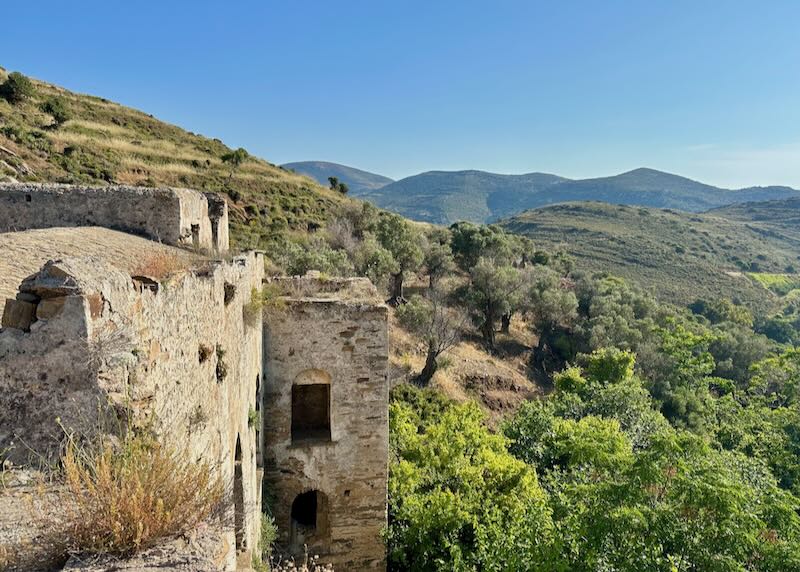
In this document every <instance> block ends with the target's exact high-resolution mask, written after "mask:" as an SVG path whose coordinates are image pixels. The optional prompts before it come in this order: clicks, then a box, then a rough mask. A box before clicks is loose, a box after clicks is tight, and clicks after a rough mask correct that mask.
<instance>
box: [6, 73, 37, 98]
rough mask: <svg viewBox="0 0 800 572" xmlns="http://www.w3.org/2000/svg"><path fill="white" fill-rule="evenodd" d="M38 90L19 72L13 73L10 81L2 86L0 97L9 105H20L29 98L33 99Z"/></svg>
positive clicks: (7, 80)
mask: <svg viewBox="0 0 800 572" xmlns="http://www.w3.org/2000/svg"><path fill="white" fill-rule="evenodd" d="M35 92H36V90H35V89H34V87H33V83H32V82H31V80H29V79H28V78H27V77H25V76H24V75H22V74H21V73H19V72H11V73H10V74H8V79H6V81H5V82H4V83H3V84H2V85H0V97H3V98H4V99H6V100H7V101H8V102H9V103H19V102H21V101H23V100H25V99H28V98H29V97H33V94H34V93H35Z"/></svg>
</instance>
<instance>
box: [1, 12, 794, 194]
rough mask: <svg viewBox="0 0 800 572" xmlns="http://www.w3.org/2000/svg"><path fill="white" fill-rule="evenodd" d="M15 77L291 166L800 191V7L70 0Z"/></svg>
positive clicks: (13, 48)
mask: <svg viewBox="0 0 800 572" xmlns="http://www.w3.org/2000/svg"><path fill="white" fill-rule="evenodd" d="M6 4H7V5H5V6H4V7H3V19H4V21H3V23H2V33H0V65H2V66H4V67H6V68H7V69H9V70H20V71H22V72H23V73H26V74H29V75H31V76H34V77H37V78H40V79H44V80H47V81H51V82H53V83H57V84H60V85H63V86H65V87H67V88H69V89H72V90H75V91H79V92H85V93H91V94H95V95H100V96H103V97H106V98H109V99H112V100H115V101H119V102H121V103H124V104H126V105H130V106H132V107H136V108H139V109H142V110H144V111H147V112H148V113H152V114H154V115H155V116H157V117H159V118H161V119H163V120H166V121H169V122H171V123H175V124H178V125H181V126H182V127H185V128H186V129H189V130H192V131H195V132H199V133H203V134H204V135H208V136H211V137H218V138H220V139H222V140H224V141H225V142H226V143H228V144H229V145H231V146H243V147H245V148H247V149H248V150H249V151H250V152H252V153H255V154H257V155H260V156H263V157H264V158H266V159H268V160H270V161H273V162H277V163H283V162H288V161H298V160H306V159H322V160H330V161H336V162H341V163H345V164H349V165H353V166H357V167H360V168H363V169H367V170H371V171H375V172H378V173H382V174H385V175H388V176H391V177H395V178H399V177H403V176H406V175H410V174H414V173H417V172H420V171H425V170H430V169H447V170H450V169H466V168H474V169H484V170H489V171H496V172H504V173H522V172H530V171H545V172H552V173H557V174H560V175H564V176H568V177H589V176H601V175H607V174H613V173H617V172H621V171H625V170H628V169H632V168H635V167H639V166H648V167H653V168H657V169H662V170H666V171H672V172H676V173H680V174H683V175H686V176H690V177H692V178H696V179H700V180H703V181H705V182H709V183H713V184H719V185H725V186H746V185H753V184H788V185H793V186H795V187H800V35H798V32H797V30H798V22H800V2H798V1H796V0H786V1H782V0H770V1H763V0H762V1H760V2H756V1H750V2H746V1H736V0H725V1H722V0H717V1H709V0H692V1H682V0H669V1H666V0H664V1H657V0H641V1H636V2H634V1H620V0H603V1H596V0H585V1H571V0H558V1H556V0H552V1H549V2H536V1H505V0H493V1H488V0H487V1H483V2H473V1H470V0H453V1H451V0H427V1H417V0H395V1H383V0H372V1H368V0H365V1H361V2H357V1H350V0H318V1H305V0H284V1H283V2H277V1H269V2H264V1H262V2H247V1H230V2H222V1H219V2H204V1H202V0H194V1H191V2H189V1H175V0H173V1H169V2H167V1H165V0H161V1H159V2H155V1H150V0H138V1H137V2H125V3H123V2H109V1H107V0H106V1H102V2H101V1H96V0H86V1H79V2H64V1H63V0H58V1H55V0H52V1H44V0H39V1H37V2H8V3H6Z"/></svg>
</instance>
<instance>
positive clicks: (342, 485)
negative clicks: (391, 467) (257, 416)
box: [264, 279, 389, 570]
mask: <svg viewBox="0 0 800 572" xmlns="http://www.w3.org/2000/svg"><path fill="white" fill-rule="evenodd" d="M281 283H282V284H283V285H284V286H285V287H287V286H288V287H289V288H290V290H291V289H293V290H296V291H298V292H300V293H298V294H296V295H294V296H289V297H287V298H286V299H285V303H286V307H285V308H284V309H283V310H281V311H277V312H274V313H273V315H270V316H269V317H268V319H267V320H266V321H265V325H264V331H265V336H264V372H265V376H264V381H265V384H264V412H265V444H266V447H265V451H266V455H265V467H264V468H265V477H266V479H267V484H268V488H269V489H270V490H271V491H272V493H273V494H274V495H275V517H276V520H277V523H278V527H279V530H280V539H279V540H280V543H281V545H282V546H283V548H284V549H286V550H288V551H289V552H292V553H294V554H302V553H303V549H304V545H308V547H309V551H311V552H312V553H315V554H320V555H321V556H322V559H323V561H325V562H332V563H333V564H335V565H336V566H337V570H378V569H385V567H386V564H385V558H384V553H385V548H384V543H383V540H382V537H381V534H382V532H383V529H384V528H385V526H386V503H387V489H386V486H387V473H388V468H387V459H388V397H389V396H388V381H387V365H388V358H387V355H388V340H387V326H386V322H387V312H388V310H387V308H386V306H385V305H384V304H383V303H382V302H381V301H380V299H379V298H378V295H377V292H376V291H375V289H374V287H372V285H371V284H370V283H369V281H368V280H366V279H352V280H342V281H334V282H328V283H324V284H319V283H317V282H316V281H314V280H311V279H293V280H282V281H281ZM359 288H360V289H361V291H362V294H359V295H358V297H356V298H354V297H353V291H354V290H356V289H359ZM363 292H367V293H369V295H368V296H367V297H365V296H364V295H363Z"/></svg>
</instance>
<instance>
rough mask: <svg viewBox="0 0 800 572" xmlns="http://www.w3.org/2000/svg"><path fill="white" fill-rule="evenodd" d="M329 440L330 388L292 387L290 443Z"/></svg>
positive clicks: (317, 386) (323, 386) (321, 385)
mask: <svg viewBox="0 0 800 572" xmlns="http://www.w3.org/2000/svg"><path fill="white" fill-rule="evenodd" d="M330 440H331V386H330V385H323V384H313V385H294V386H292V441H330Z"/></svg>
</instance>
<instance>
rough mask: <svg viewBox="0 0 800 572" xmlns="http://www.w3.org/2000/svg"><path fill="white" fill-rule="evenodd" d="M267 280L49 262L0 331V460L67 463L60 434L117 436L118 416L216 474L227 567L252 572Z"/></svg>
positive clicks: (234, 269)
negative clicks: (259, 304)
mask: <svg viewBox="0 0 800 572" xmlns="http://www.w3.org/2000/svg"><path fill="white" fill-rule="evenodd" d="M262 276H263V260H262V257H261V256H260V255H259V254H256V253H249V254H247V255H243V256H241V257H238V258H234V259H233V260H232V261H231V262H211V263H209V264H208V265H207V266H206V267H204V268H200V269H187V270H186V271H185V272H183V273H181V274H180V275H178V276H176V277H174V278H172V279H171V280H169V281H168V282H166V283H161V284H159V283H141V282H138V283H137V282H136V281H134V280H133V279H132V278H131V277H130V276H128V275H126V274H124V273H122V272H120V271H117V270H114V269H113V268H112V267H110V266H108V265H107V264H105V263H104V261H102V260H100V259H92V258H71V259H65V260H63V261H57V262H52V263H48V265H46V266H45V269H44V270H43V271H42V272H40V273H39V274H37V275H36V276H35V277H33V278H31V279H30V280H26V281H25V283H23V285H22V287H21V291H20V294H19V296H18V298H20V299H18V300H16V301H14V302H12V303H11V306H13V307H15V308H16V309H15V310H12V311H11V312H10V313H9V311H8V309H7V311H6V313H5V314H4V322H5V321H6V315H8V316H9V318H8V320H14V321H13V323H12V321H9V322H6V323H5V327H4V328H3V329H2V330H0V450H2V449H4V448H8V447H11V451H10V453H9V458H11V459H12V460H13V461H15V462H26V461H31V460H33V461H34V462H35V461H36V457H35V456H34V458H33V459H31V453H33V452H35V453H36V455H44V457H51V458H52V457H54V456H55V455H57V454H58V446H59V440H60V437H61V436H62V435H63V433H62V431H63V429H62V426H63V427H65V428H67V429H73V428H75V429H77V430H80V431H82V432H86V431H90V430H91V429H92V428H98V427H100V428H103V429H108V428H109V426H108V425H107V424H104V423H103V418H107V417H111V414H112V413H116V414H117V418H118V419H122V420H123V421H124V420H125V419H128V420H129V421H130V422H131V423H132V424H134V425H136V424H142V425H144V424H146V425H147V426H148V427H152V428H153V429H155V431H156V433H157V435H158V436H159V438H160V439H161V440H162V441H165V442H168V443H172V444H174V445H176V446H179V447H184V446H185V447H186V450H187V452H188V454H189V455H190V456H191V457H192V458H194V459H198V460H203V461H205V462H209V463H210V464H211V465H212V466H215V467H218V469H219V471H220V473H221V475H222V477H223V482H224V483H225V484H226V488H227V492H228V502H229V511H230V513H231V518H230V523H231V524H230V527H229V529H228V530H227V531H226V533H225V535H224V536H225V538H224V543H223V544H224V546H226V547H227V548H226V549H225V550H223V551H222V553H220V554H219V555H217V557H218V559H219V563H220V566H221V567H223V568H224V569H228V570H232V569H235V567H236V565H237V562H236V561H237V559H238V560H239V564H244V563H249V561H250V553H251V551H252V549H253V548H255V544H256V541H257V538H258V535H259V526H260V500H261V499H260V493H261V486H260V481H261V473H260V469H259V468H258V463H257V459H256V449H257V430H258V429H259V427H257V426H256V424H255V423H254V421H255V419H254V417H253V415H252V413H251V412H253V413H254V412H255V410H256V409H257V408H258V407H259V403H260V399H259V397H258V395H257V393H258V388H259V385H260V374H261V355H262V327H261V316H260V312H250V311H248V303H249V302H250V299H251V291H252V289H254V288H258V287H260V284H261V279H262ZM22 310H27V312H23V311H22ZM31 310H32V313H31ZM26 316H27V318H26ZM32 316H37V318H38V319H37V320H36V321H34V322H32V323H31V321H30V318H31V317H32ZM26 320H27V323H26ZM12 326H13V327H12ZM111 429H112V430H113V427H111ZM12 443H13V445H12ZM237 464H238V466H239V467H240V471H236V466H237ZM237 472H238V473H239V475H240V478H239V479H235V478H234V475H235V473H237ZM237 480H238V482H236V481H237Z"/></svg>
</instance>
